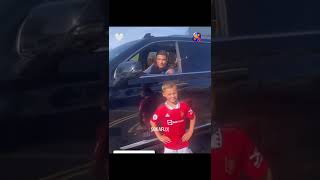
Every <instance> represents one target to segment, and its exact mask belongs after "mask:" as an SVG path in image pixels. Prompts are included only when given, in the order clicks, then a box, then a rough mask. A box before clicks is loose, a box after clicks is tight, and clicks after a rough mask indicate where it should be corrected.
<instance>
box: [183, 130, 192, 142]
mask: <svg viewBox="0 0 320 180" xmlns="http://www.w3.org/2000/svg"><path fill="white" fill-rule="evenodd" d="M191 136H192V132H191V131H188V132H186V133H185V134H184V135H183V136H182V142H185V141H189V139H190V138H191Z"/></svg>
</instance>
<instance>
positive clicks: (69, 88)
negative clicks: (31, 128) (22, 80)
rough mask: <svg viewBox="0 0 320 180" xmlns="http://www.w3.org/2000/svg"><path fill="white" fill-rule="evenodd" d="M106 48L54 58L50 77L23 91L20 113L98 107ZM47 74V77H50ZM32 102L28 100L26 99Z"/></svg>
mask: <svg viewBox="0 0 320 180" xmlns="http://www.w3.org/2000/svg"><path fill="white" fill-rule="evenodd" d="M105 56H106V51H101V50H93V51H90V52H86V53H71V54H68V55H65V56H64V57H62V58H61V59H59V60H56V62H57V71H56V72H55V74H53V75H52V76H54V77H55V78H54V79H45V78H43V79H42V81H46V82H45V83H41V84H42V85H41V84H38V85H37V87H36V88H30V89H28V90H26V91H25V92H24V96H23V97H24V101H23V102H26V104H28V105H25V106H23V107H24V108H23V109H22V111H21V115H22V116H39V115H51V114H55V113H65V112H71V111H79V110H85V109H89V108H99V106H100V105H101V99H102V94H103V86H104V85H105V83H103V80H102V77H103V71H104V70H105V69H104V67H105V66H103V63H104V61H103V58H104V57H105ZM52 76H51V77H52ZM30 102H32V103H30Z"/></svg>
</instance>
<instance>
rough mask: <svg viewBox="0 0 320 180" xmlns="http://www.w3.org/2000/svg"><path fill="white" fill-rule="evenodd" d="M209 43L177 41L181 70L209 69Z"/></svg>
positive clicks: (196, 70)
mask: <svg viewBox="0 0 320 180" xmlns="http://www.w3.org/2000/svg"><path fill="white" fill-rule="evenodd" d="M210 47H211V44H210V43H196V42H179V48H180V56H181V66H182V72H184V73H185V72H198V71H210V70H211V53H210Z"/></svg>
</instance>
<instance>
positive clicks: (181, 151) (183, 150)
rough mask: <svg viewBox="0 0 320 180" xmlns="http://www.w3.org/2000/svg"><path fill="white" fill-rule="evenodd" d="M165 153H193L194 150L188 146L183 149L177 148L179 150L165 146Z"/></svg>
mask: <svg viewBox="0 0 320 180" xmlns="http://www.w3.org/2000/svg"><path fill="white" fill-rule="evenodd" d="M163 153H164V154H191V153H192V151H191V149H189V148H188V147H185V148H182V149H177V150H173V149H168V148H166V147H164V152H163Z"/></svg>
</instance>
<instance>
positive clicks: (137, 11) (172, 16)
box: [109, 0, 211, 26]
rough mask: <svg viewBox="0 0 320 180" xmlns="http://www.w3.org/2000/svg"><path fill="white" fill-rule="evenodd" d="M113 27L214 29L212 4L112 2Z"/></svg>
mask: <svg viewBox="0 0 320 180" xmlns="http://www.w3.org/2000/svg"><path fill="white" fill-rule="evenodd" d="M109 5H110V13H109V19H110V26H211V1H203V2H202V1H201V3H200V2H199V1H198V3H197V2H193V1H173V0H161V1H141V0H140V1H139V0H134V1H120V0H110V3H109Z"/></svg>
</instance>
